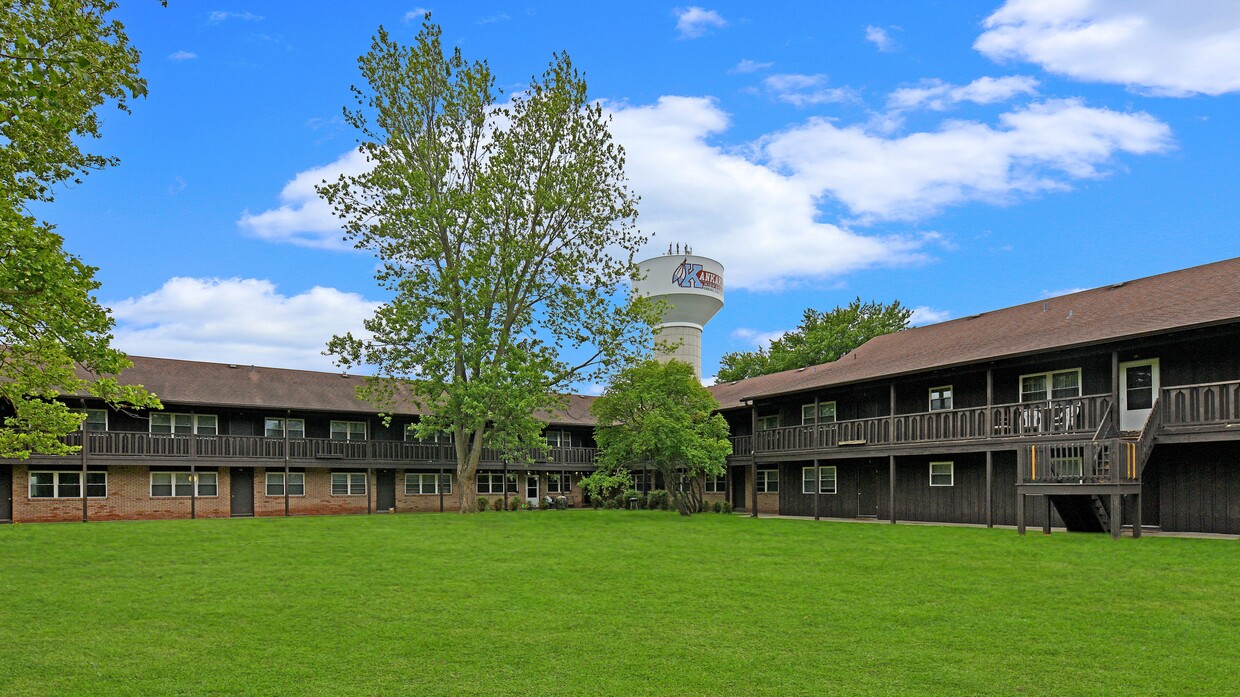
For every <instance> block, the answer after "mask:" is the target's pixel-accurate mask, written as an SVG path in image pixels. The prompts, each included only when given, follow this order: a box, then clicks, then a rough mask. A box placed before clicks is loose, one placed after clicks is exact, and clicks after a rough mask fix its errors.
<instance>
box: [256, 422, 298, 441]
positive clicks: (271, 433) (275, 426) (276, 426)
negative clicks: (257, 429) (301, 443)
mask: <svg viewBox="0 0 1240 697" xmlns="http://www.w3.org/2000/svg"><path fill="white" fill-rule="evenodd" d="M286 420H287V421H288V437H289V438H305V437H306V421H305V419H264V421H263V435H265V436H267V437H268V438H283V437H284V422H285V421H286Z"/></svg>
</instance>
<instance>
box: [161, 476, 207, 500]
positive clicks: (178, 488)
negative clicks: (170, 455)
mask: <svg viewBox="0 0 1240 697" xmlns="http://www.w3.org/2000/svg"><path fill="white" fill-rule="evenodd" d="M195 484H197V488H195ZM219 491H220V488H219V475H218V474H217V473H215V472H189V471H185V472H151V497H152V498H170V497H183V496H206V497H211V496H218V495H219Z"/></svg>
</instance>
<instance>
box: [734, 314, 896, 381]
mask: <svg viewBox="0 0 1240 697" xmlns="http://www.w3.org/2000/svg"><path fill="white" fill-rule="evenodd" d="M912 316H913V311H912V310H910V309H908V308H906V307H904V306H902V305H901V304H900V301H899V300H895V301H893V302H892V303H891V304H890V305H884V304H882V303H878V302H867V303H863V302H861V298H857V299H855V300H853V301H852V302H850V303H848V306H847V307H836V308H835V309H833V310H829V311H826V312H818V311H816V310H814V309H813V308H809V309H806V310H805V314H804V315H803V316H802V318H801V325H800V326H798V327H797V328H796V330H795V331H791V332H788V333H787V334H784V335H783V336H782V337H780V338H778V339H776V340H774V341H772V342H771V347H770V349H769V350H764V349H758V350H757V351H737V352H733V353H727V354H724V356H723V358H722V359H720V361H719V372H718V373H717V374H716V379H717V380H718V381H719V382H732V381H733V380H742V379H744V378H752V377H757V376H759V375H768V374H770V373H778V372H780V371H784V370H794V369H796V368H805V367H808V366H811V365H820V364H822V363H830V362H831V361H834V360H838V359H839V358H840V357H841V356H843V355H844V354H846V353H848V352H849V351H852V350H853V349H855V348H857V347H858V346H860V345H862V344H864V343H865V342H867V341H869V340H870V339H873V338H874V337H876V336H880V335H882V334H890V333H892V332H897V331H900V330H901V329H904V328H906V327H908V322H909V318H910V317H912Z"/></svg>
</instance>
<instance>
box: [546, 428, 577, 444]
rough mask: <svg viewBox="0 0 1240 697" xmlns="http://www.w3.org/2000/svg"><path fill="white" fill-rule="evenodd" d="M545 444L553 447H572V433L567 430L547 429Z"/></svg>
mask: <svg viewBox="0 0 1240 697" xmlns="http://www.w3.org/2000/svg"><path fill="white" fill-rule="evenodd" d="M545 435H546V436H547V445H550V446H551V447H553V448H571V447H573V434H572V433H569V432H568V431H547V432H546V434H545Z"/></svg>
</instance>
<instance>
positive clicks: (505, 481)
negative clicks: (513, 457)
mask: <svg viewBox="0 0 1240 697" xmlns="http://www.w3.org/2000/svg"><path fill="white" fill-rule="evenodd" d="M503 488H504V510H505V511H506V510H508V463H507V462H505V463H504V483H503Z"/></svg>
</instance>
